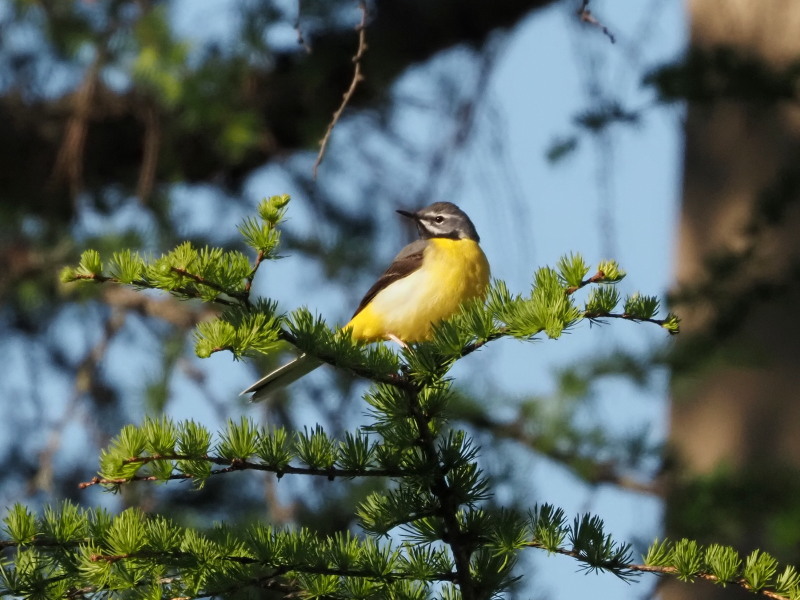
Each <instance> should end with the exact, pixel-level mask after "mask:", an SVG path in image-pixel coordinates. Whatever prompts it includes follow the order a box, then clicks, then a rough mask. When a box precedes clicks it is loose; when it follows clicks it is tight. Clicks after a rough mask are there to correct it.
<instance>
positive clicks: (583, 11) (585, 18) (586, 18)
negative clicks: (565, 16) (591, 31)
mask: <svg viewBox="0 0 800 600" xmlns="http://www.w3.org/2000/svg"><path fill="white" fill-rule="evenodd" d="M589 2H590V0H583V4H581V7H580V8H579V9H578V10H577V11H576V14H577V15H578V17H579V18H580V20H581V22H582V23H588V24H589V25H592V26H593V27H597V28H599V29H600V30H601V31H602V32H603V33H604V34H606V36H608V39H609V40H611V43H612V44H614V43H616V41H617V40H616V39H615V38H614V34H613V33H611V31H610V30H609V29H608V27H606V26H605V25H603V24H602V23H601V22H600V21H598V20H597V19H596V18H595V16H594V15H593V14H592V11H590V10H589Z"/></svg>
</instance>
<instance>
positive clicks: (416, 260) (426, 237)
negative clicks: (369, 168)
mask: <svg viewBox="0 0 800 600" xmlns="http://www.w3.org/2000/svg"><path fill="white" fill-rule="evenodd" d="M397 212H398V213H400V214H401V215H403V216H404V217H407V218H409V219H412V220H413V221H414V222H415V223H416V225H417V230H418V231H419V237H420V239H418V240H417V241H415V242H412V243H410V244H409V245H408V246H406V247H405V248H403V249H402V250H401V251H400V253H399V254H398V255H397V256H395V258H394V260H393V261H392V263H391V264H390V265H389V268H388V269H386V271H385V272H384V273H383V275H381V276H380V278H378V280H377V281H376V282H375V284H374V285H373V286H372V287H371V288H370V289H369V291H367V293H366V295H365V296H364V298H363V299H362V300H361V303H360V304H359V305H358V308H357V309H356V312H355V314H354V315H353V318H352V319H350V321H349V322H348V323H347V325H345V326H344V329H348V328H349V329H350V331H351V335H352V338H353V339H354V340H356V341H359V342H364V343H368V342H376V341H381V340H392V341H395V342H397V343H399V344H401V345H403V346H405V345H407V344H410V343H412V342H423V341H426V340H428V339H430V338H431V336H432V334H433V326H434V325H435V324H437V323H439V322H440V321H442V320H444V319H447V318H448V317H450V316H452V315H454V314H455V313H456V312H457V311H458V309H459V307H460V306H461V304H463V303H464V302H466V301H468V300H472V299H473V298H483V297H484V296H485V295H486V290H487V289H488V287H489V277H490V271H489V262H488V261H487V260H486V255H485V254H484V253H483V250H481V247H480V245H479V242H480V237H479V236H478V232H477V231H476V230H475V226H474V225H473V224H472V221H470V219H469V217H468V216H467V215H466V213H464V211H462V210H461V209H460V208H458V207H457V206H456V205H455V204H452V203H451V202H435V203H434V204H431V205H430V206H427V207H425V208H423V209H421V210H418V211H416V212H408V211H405V210H398V211H397ZM321 364H322V363H321V362H320V361H319V360H318V359H317V358H315V357H313V356H309V355H308V354H301V355H300V356H298V357H297V358H296V359H294V360H293V361H291V362H289V363H287V364H285V365H283V366H282V367H279V368H278V369H276V370H275V371H273V372H271V373H269V374H268V375H266V376H265V377H263V378H262V379H260V380H258V381H257V382H256V383H254V384H253V385H251V386H250V387H248V388H247V389H246V390H244V391H243V392H242V394H249V393H251V392H255V393H254V394H253V397H252V399H251V400H252V401H253V402H258V401H260V400H264V399H265V398H267V396H269V394H271V393H272V392H273V391H275V390H277V389H279V388H281V387H283V386H286V385H289V384H290V383H292V382H294V381H296V380H297V379H300V378H301V377H303V376H304V375H306V374H308V373H310V372H311V371H313V370H314V369H316V368H317V367H318V366H320V365H321Z"/></svg>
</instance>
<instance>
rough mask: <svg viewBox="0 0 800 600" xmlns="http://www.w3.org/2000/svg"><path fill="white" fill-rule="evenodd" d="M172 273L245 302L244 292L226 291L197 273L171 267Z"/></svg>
mask: <svg viewBox="0 0 800 600" xmlns="http://www.w3.org/2000/svg"><path fill="white" fill-rule="evenodd" d="M171 269H172V271H173V272H175V273H177V274H178V275H183V276H184V277H188V278H189V279H193V280H194V281H195V282H197V283H199V284H200V285H204V286H206V287H209V288H211V289H212V290H216V291H217V292H219V293H220V294H225V295H226V296H230V297H231V298H236V299H237V300H244V299H245V295H244V292H237V291H232V290H228V289H225V288H224V287H223V286H221V285H220V284H218V283H217V282H216V281H211V280H209V279H206V278H205V277H201V276H200V275H197V274H196V273H191V272H189V271H187V270H186V269H182V268H180V267H171Z"/></svg>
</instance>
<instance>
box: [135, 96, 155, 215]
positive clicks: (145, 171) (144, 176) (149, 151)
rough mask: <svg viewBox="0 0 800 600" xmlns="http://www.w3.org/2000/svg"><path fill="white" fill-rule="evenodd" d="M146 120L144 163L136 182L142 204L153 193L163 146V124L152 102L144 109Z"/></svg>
mask: <svg viewBox="0 0 800 600" xmlns="http://www.w3.org/2000/svg"><path fill="white" fill-rule="evenodd" d="M143 112H144V115H143V121H144V141H143V144H142V145H143V146H144V149H143V151H142V164H141V166H140V167H139V181H138V182H137V184H136V195H137V196H138V198H139V202H140V203H141V204H147V202H148V200H149V199H150V196H151V195H152V193H153V186H154V185H155V180H156V170H157V168H158V155H159V149H160V146H161V124H160V122H159V118H158V109H157V108H156V106H155V104H154V103H152V102H150V103H148V104H147V106H146V107H145V108H144V110H143Z"/></svg>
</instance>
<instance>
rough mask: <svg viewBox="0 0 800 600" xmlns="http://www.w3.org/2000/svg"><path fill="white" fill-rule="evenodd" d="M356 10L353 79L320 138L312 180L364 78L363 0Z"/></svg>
mask: <svg viewBox="0 0 800 600" xmlns="http://www.w3.org/2000/svg"><path fill="white" fill-rule="evenodd" d="M358 8H359V10H360V11H361V22H360V23H359V24H358V25H357V26H356V31H358V50H356V54H355V56H353V63H354V64H355V69H354V70H353V79H352V81H351V82H350V87H349V88H347V91H346V92H345V93H344V97H343V98H342V103H341V104H340V105H339V108H337V109H336V112H334V113H333V119H331V122H330V123H329V124H328V129H327V131H326V132H325V136H324V137H323V138H322V141H321V142H320V143H319V144H320V148H319V154H317V160H316V162H314V171H313V172H314V179H316V178H317V170H318V169H319V166H320V165H321V164H322V159H323V158H325V150H326V149H327V148H328V141H329V140H330V138H331V134H332V133H333V128H334V127H336V124H337V123H338V122H339V119H341V117H342V113H344V109H345V108H346V107H347V104H348V103H349V102H350V99H351V98H352V97H353V94H355V91H356V88H357V87H358V84H359V83H360V82H361V80H362V79H364V76H363V75H362V74H361V59H362V58H363V57H364V52H365V51H366V50H367V34H366V29H367V3H366V1H365V0H361V1H360V2H359V3H358Z"/></svg>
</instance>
